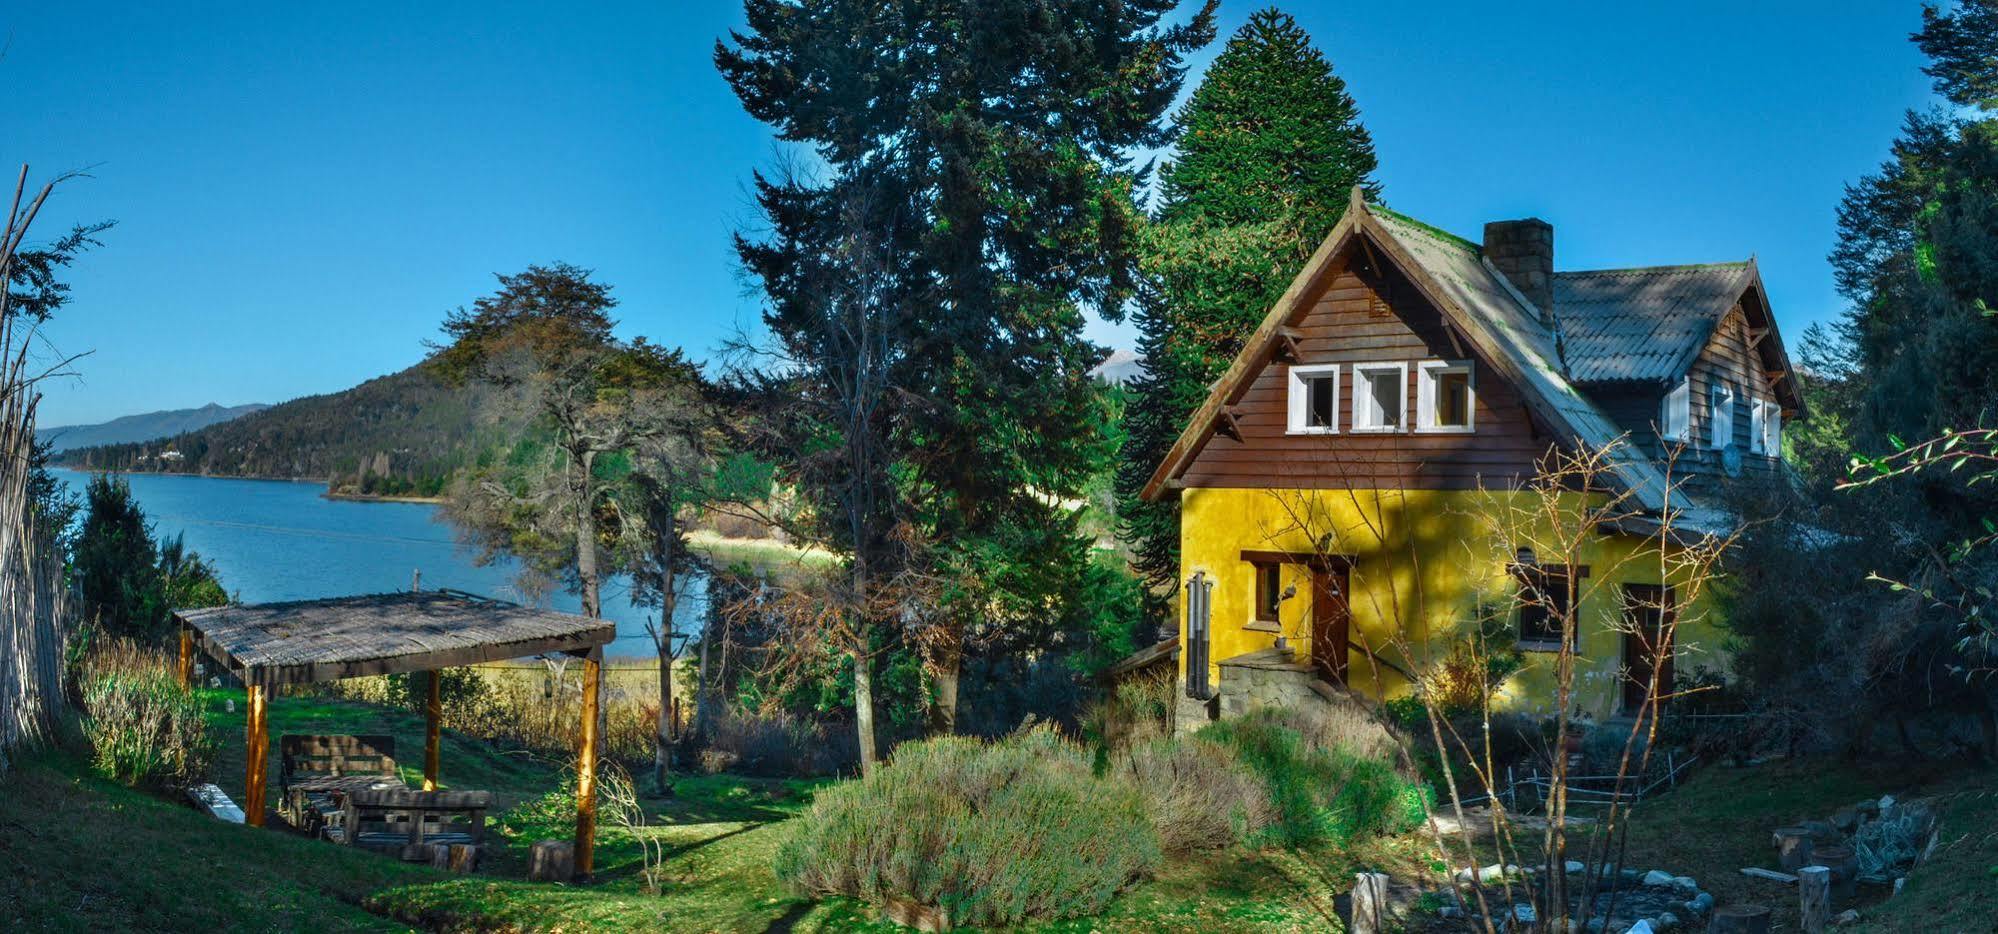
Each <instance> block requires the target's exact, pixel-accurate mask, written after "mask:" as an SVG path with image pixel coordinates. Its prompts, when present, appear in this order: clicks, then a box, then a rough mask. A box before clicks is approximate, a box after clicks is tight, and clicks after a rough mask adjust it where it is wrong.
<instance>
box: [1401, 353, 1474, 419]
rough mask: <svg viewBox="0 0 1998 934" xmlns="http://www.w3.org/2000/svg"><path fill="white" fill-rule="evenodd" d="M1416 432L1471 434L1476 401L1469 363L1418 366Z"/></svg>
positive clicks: (1466, 361) (1429, 363)
mask: <svg viewBox="0 0 1998 934" xmlns="http://www.w3.org/2000/svg"><path fill="white" fill-rule="evenodd" d="M1416 373H1417V378H1416V381H1415V430H1417V431H1433V432H1468V431H1470V430H1471V428H1472V414H1471V413H1472V408H1473V406H1472V403H1473V402H1474V401H1475V399H1476V395H1475V390H1474V389H1473V387H1472V384H1471V373H1472V369H1471V363H1470V361H1468V360H1460V361H1447V360H1431V361H1429V362H1427V363H1421V364H1417V369H1416Z"/></svg>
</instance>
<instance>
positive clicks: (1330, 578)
mask: <svg viewBox="0 0 1998 934" xmlns="http://www.w3.org/2000/svg"><path fill="white" fill-rule="evenodd" d="M1348 580H1349V575H1348V573H1347V569H1346V567H1345V565H1338V566H1334V567H1323V566H1315V567H1313V568H1312V569H1311V665H1312V667H1314V668H1316V669H1318V676H1319V677H1321V678H1324V679H1325V680H1327V681H1330V682H1332V683H1333V684H1345V683H1346V649H1347V645H1348V641H1347V640H1348V639H1349V637H1350V636H1351V633H1350V629H1351V627H1352V624H1353V613H1352V608H1351V607H1350V606H1349V605H1348V604H1347V602H1346V593H1347V590H1346V585H1347V582H1348Z"/></svg>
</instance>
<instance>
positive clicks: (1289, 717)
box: [1201, 708, 1431, 846]
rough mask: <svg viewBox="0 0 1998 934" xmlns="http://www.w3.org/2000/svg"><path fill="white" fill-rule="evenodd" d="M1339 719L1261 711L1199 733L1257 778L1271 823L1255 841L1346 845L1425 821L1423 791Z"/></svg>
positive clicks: (1297, 712) (1300, 712)
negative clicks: (1267, 798)
mask: <svg viewBox="0 0 1998 934" xmlns="http://www.w3.org/2000/svg"><path fill="white" fill-rule="evenodd" d="M1342 719H1343V718H1337V717H1333V716H1328V715H1323V714H1318V713H1316V712H1315V711H1311V710H1309V709H1303V710H1277V709H1268V708H1266V709H1263V710H1257V711H1252V712H1251V713H1249V714H1246V715H1244V716H1242V717H1238V718H1235V719H1231V720H1223V721H1221V722H1219V723H1217V724H1215V725H1213V726H1211V727H1209V728H1208V729H1207V730H1206V731H1204V732H1203V733H1202V734H1201V738H1202V739H1205V738H1209V737H1211V738H1212V741H1214V742H1216V743H1219V744H1220V745H1223V746H1225V747H1227V748H1228V749H1229V750H1230V751H1232V752H1233V753H1234V755H1235V757H1236V758H1237V759H1239V760H1240V761H1241V763H1242V764H1243V765H1244V766H1246V767H1247V768H1248V769H1249V770H1250V771H1252V772H1253V773H1255V775H1256V776H1257V777H1258V778H1260V779H1261V780H1262V782H1263V784H1264V787H1265V788H1266V790H1267V793H1268V795H1269V802H1270V807H1271V809H1272V812H1273V821H1272V822H1271V824H1270V825H1269V826H1268V827H1267V828H1264V830H1263V832H1262V833H1261V834H1260V835H1258V836H1257V837H1256V838H1255V839H1256V841H1257V842H1262V843H1273V844H1286V845H1292V846H1299V845H1309V844H1317V843H1350V842H1352V841H1353V840H1356V839H1358V838H1361V837H1364V836H1370V835H1375V834H1384V833H1401V832H1404V831H1407V830H1411V829H1413V828H1415V827H1416V826H1418V825H1420V823H1421V822H1422V820H1423V819H1424V817H1426V816H1427V814H1428V807H1429V802H1430V800H1431V796H1430V793H1429V790H1428V788H1427V787H1426V786H1424V785H1422V784H1420V783H1419V782H1416V781H1414V780H1411V779H1410V778H1408V777H1407V776H1404V775H1402V774H1400V773H1399V772H1397V771H1396V770H1395V767H1394V765H1393V760H1392V759H1391V758H1388V757H1386V756H1383V755H1380V754H1379V751H1378V749H1377V748H1376V747H1372V744H1371V743H1370V741H1369V740H1367V739H1365V738H1363V737H1364V736H1365V734H1359V735H1358V736H1356V735H1354V731H1352V730H1350V729H1349V728H1348V727H1349V724H1347V723H1344V722H1341V720H1342ZM1375 729H1376V730H1378V727H1376V728H1375ZM1389 741H1390V742H1391V740H1389Z"/></svg>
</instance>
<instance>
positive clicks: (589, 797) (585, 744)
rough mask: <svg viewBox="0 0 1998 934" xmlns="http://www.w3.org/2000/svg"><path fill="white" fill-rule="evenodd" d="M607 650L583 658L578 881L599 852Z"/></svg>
mask: <svg viewBox="0 0 1998 934" xmlns="http://www.w3.org/2000/svg"><path fill="white" fill-rule="evenodd" d="M603 662H604V651H603V649H602V648H601V647H599V648H596V649H592V650H591V651H590V654H588V655H586V656H584V657H583V730H582V733H583V736H582V741H581V742H580V743H579V744H578V745H579V747H580V748H579V749H578V750H577V752H576V878H577V879H578V880H579V881H588V880H589V878H590V873H591V871H592V870H593V869H595V867H596V851H597V742H598V737H597V695H598V693H599V692H600V691H601V690H602V682H603Z"/></svg>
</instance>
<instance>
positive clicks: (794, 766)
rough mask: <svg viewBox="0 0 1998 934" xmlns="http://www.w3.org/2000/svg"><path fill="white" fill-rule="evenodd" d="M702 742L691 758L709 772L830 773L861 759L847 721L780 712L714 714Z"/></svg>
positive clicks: (763, 773) (850, 726) (717, 712)
mask: <svg viewBox="0 0 1998 934" xmlns="http://www.w3.org/2000/svg"><path fill="white" fill-rule="evenodd" d="M701 739H702V745H701V747H700V749H699V751H698V752H697V753H696V754H695V757H696V758H697V760H698V761H699V762H700V763H701V766H702V768H703V769H704V770H706V771H709V772H715V771H722V770H728V771H739V772H743V773H747V774H752V775H832V774H835V773H837V772H838V771H840V770H841V769H843V768H848V767H851V766H852V765H853V764H854V763H857V762H859V761H860V741H859V739H858V738H857V736H856V735H855V733H854V729H853V726H852V724H851V723H845V722H840V721H830V722H813V721H810V720H806V719H804V718H802V717H797V716H793V715H791V714H788V713H784V712H783V711H772V712H768V713H759V712H756V711H747V710H739V709H734V708H723V709H719V710H716V711H715V713H714V715H713V716H712V717H710V718H709V720H708V724H707V733H706V735H705V737H703V738H701ZM689 741H690V742H693V741H694V738H692V737H690V738H689ZM714 764H720V765H719V768H717V767H715V765H714Z"/></svg>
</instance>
